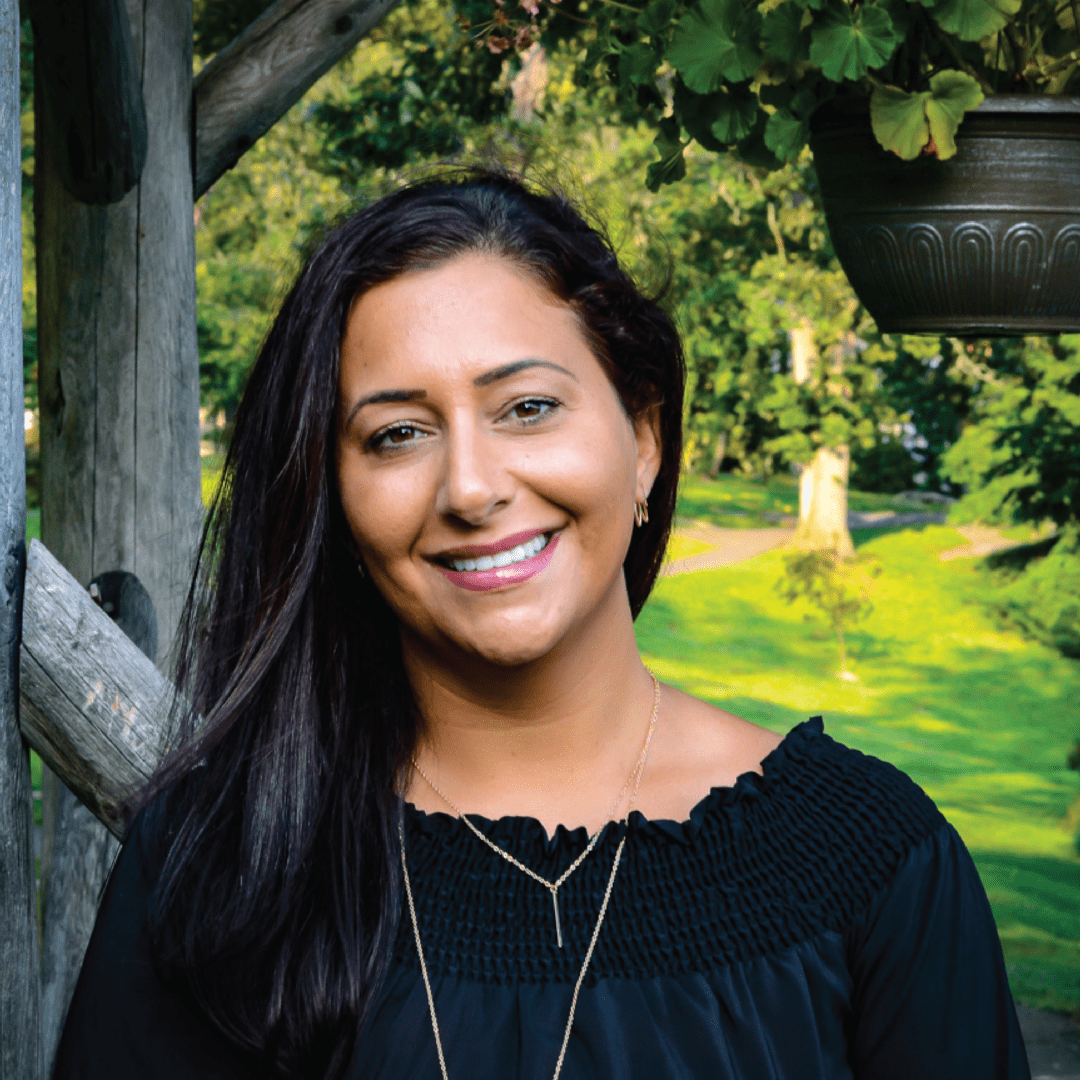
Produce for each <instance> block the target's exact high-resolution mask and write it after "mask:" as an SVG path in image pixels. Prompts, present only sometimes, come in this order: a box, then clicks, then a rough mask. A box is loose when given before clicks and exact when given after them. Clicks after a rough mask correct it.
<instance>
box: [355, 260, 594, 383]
mask: <svg viewBox="0 0 1080 1080" xmlns="http://www.w3.org/2000/svg"><path fill="white" fill-rule="evenodd" d="M527 356H538V357H541V358H546V359H556V360H558V362H559V363H560V364H567V366H570V364H573V365H574V368H575V373H578V370H577V369H579V368H588V367H590V366H591V367H593V368H596V370H597V371H600V365H599V363H598V362H597V360H596V358H595V357H594V356H593V354H592V351H591V350H590V348H589V346H588V343H587V342H586V340H585V336H584V334H583V333H582V329H581V324H580V322H579V320H578V316H577V314H576V313H575V312H574V310H573V309H572V308H571V307H570V306H569V305H568V304H566V303H564V302H563V301H562V300H560V299H559V298H558V297H556V296H554V295H553V294H552V293H551V292H550V291H548V290H547V289H546V288H544V286H543V285H541V284H540V283H539V282H537V281H536V280H535V279H534V278H532V277H531V276H530V275H528V274H527V273H526V272H525V271H523V270H522V269H520V268H519V267H517V266H515V265H514V264H513V263H511V262H509V261H508V260H506V259H503V258H499V257H497V256H494V255H486V254H474V253H470V254H467V255H461V256H458V257H457V258H454V259H452V260H450V261H448V262H445V263H442V264H440V265H439V266H436V267H434V268H432V269H426V270H418V271H412V272H410V273H406V274H402V275H400V276H399V277H396V278H393V279H392V280H390V281H387V282H384V283H383V284H381V285H377V286H375V287H374V288H372V289H369V290H368V291H367V292H366V293H364V294H363V295H362V296H361V297H360V298H359V299H358V300H357V301H356V302H355V303H354V304H353V307H352V310H351V311H350V313H349V318H348V321H347V323H346V329H345V336H344V339H343V340H342V349H341V378H342V383H343V386H344V387H346V388H349V387H351V386H353V385H354V384H356V385H359V384H367V383H368V382H370V381H372V380H378V381H385V380H387V379H389V380H390V381H391V382H394V384H395V385H397V383H398V382H400V380H401V378H402V377H404V376H406V375H412V376H428V377H433V376H443V377H452V376H453V375H455V374H460V375H462V376H465V375H468V376H469V377H470V378H471V377H473V376H475V374H477V373H478V372H480V371H481V370H484V369H487V368H490V367H492V366H494V365H497V364H501V363H506V362H507V361H508V360H515V359H520V358H523V357H527ZM582 373H584V372H582Z"/></svg>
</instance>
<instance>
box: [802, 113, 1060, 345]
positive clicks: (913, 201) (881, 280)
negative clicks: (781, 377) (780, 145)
mask: <svg viewBox="0 0 1080 1080" xmlns="http://www.w3.org/2000/svg"><path fill="white" fill-rule="evenodd" d="M853 106H854V107H853ZM859 106H861V108H860V107H859ZM955 138H956V154H955V155H954V156H953V157H951V158H949V159H948V160H946V161H941V160H939V159H938V158H937V157H934V156H929V155H922V156H920V157H919V158H918V159H917V160H915V161H902V160H901V159H900V158H899V157H897V156H896V155H895V154H893V153H890V152H888V151H886V150H884V149H883V148H882V147H881V145H880V144H879V143H878V141H877V139H875V137H874V134H873V132H872V130H871V125H870V115H869V107H868V105H867V103H866V102H858V103H853V105H849V106H848V107H847V108H846V109H845V108H840V107H833V108H824V109H821V110H819V112H818V113H817V114H815V116H814V118H813V121H812V126H811V137H810V145H811V148H812V149H813V152H814V164H815V166H816V169H817V174H818V179H819V182H820V185H821V193H822V197H823V200H824V203H825V214H826V218H827V220H828V224H829V231H830V234H831V236H832V240H833V245H834V247H835V248H836V253H837V256H838V257H839V259H840V263H841V265H842V266H843V268H844V271H845V273H846V274H847V276H848V278H849V279H850V281H851V284H852V286H853V287H854V289H855V292H856V293H857V294H858V296H859V299H860V300H862V302H863V303H864V304H865V305H866V307H867V310H868V311H869V312H870V314H871V315H873V317H874V319H875V320H876V321H877V324H878V326H879V327H880V328H881V329H882V330H883V331H885V332H887V333H907V334H953V335H958V336H988V335H1020V334H1043V333H1059V332H1069V333H1077V332H1080V97H1051V96H1042V95H1021V94H996V95H992V96H991V97H988V98H987V99H986V101H984V102H983V104H982V105H980V106H979V107H978V108H977V109H974V110H972V111H970V112H968V113H967V115H966V117H965V119H964V121H963V123H962V124H961V125H960V127H959V130H958V131H957V133H956V136H955Z"/></svg>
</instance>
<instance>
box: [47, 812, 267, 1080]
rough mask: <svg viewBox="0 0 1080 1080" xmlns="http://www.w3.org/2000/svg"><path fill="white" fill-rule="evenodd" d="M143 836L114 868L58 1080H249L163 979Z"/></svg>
mask: <svg viewBox="0 0 1080 1080" xmlns="http://www.w3.org/2000/svg"><path fill="white" fill-rule="evenodd" d="M150 893H151V890H150V887H149V886H148V885H147V883H146V881H145V874H144V868H143V857H142V848H141V845H140V843H139V838H138V830H137V828H136V829H133V830H132V834H131V836H130V838H129V839H128V841H127V842H126V843H125V844H124V847H123V849H122V850H121V852H120V856H119V858H118V859H117V861H116V865H115V866H114V867H113V871H112V874H111V875H110V877H109V881H108V884H107V886H106V888H105V894H104V897H103V899H102V902H101V906H100V908H99V910H98V916H97V921H96V922H95V924H94V932H93V934H92V935H91V937H90V944H89V946H88V948H87V951H86V957H85V959H84V960H83V965H82V970H81V972H80V974H79V979H78V982H77V984H76V986H75V993H74V996H73V997H72V1000H71V1005H70V1006H69V1008H68V1012H67V1017H66V1019H65V1021H64V1030H63V1034H62V1035H61V1038H60V1047H59V1049H58V1051H57V1057H56V1065H55V1067H54V1070H53V1074H52V1076H53V1080H196V1078H198V1080H249V1078H251V1077H254V1076H255V1075H256V1072H255V1070H254V1069H253V1068H252V1067H251V1065H250V1063H247V1062H245V1061H243V1060H241V1057H240V1055H239V1054H238V1052H237V1051H236V1050H234V1049H233V1047H232V1046H230V1045H229V1044H228V1043H227V1042H226V1041H225V1040H224V1039H223V1038H222V1036H221V1035H219V1034H218V1032H217V1031H216V1029H215V1028H213V1026H212V1025H211V1024H210V1023H208V1022H207V1021H206V1019H205V1018H204V1017H202V1016H201V1015H199V1013H198V1012H197V1011H196V1010H195V1009H194V1008H193V1007H192V1006H191V1005H190V1004H189V1003H188V1002H187V1000H186V999H185V998H184V996H183V995H182V994H181V993H179V992H178V991H174V990H171V989H170V988H169V987H167V986H166V985H165V984H164V983H163V982H162V981H161V979H160V978H159V977H158V975H157V973H156V971H155V969H154V964H153V960H152V958H151V956H150V951H149V948H148V944H147V935H146V927H145V923H146V914H147V910H148V907H149V901H150Z"/></svg>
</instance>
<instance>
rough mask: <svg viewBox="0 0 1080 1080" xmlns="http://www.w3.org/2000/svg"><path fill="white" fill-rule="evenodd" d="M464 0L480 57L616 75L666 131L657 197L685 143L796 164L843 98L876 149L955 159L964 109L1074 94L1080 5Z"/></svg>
mask: <svg viewBox="0 0 1080 1080" xmlns="http://www.w3.org/2000/svg"><path fill="white" fill-rule="evenodd" d="M459 3H460V0H459ZM470 3H471V7H470V10H472V11H473V13H474V14H473V17H472V23H471V25H472V27H473V29H474V32H475V36H476V39H477V40H476V45H475V46H474V47H475V48H477V49H481V48H482V47H483V46H484V45H486V46H487V47H488V48H490V49H495V50H497V51H498V52H499V53H500V54H502V53H504V52H507V51H512V50H513V49H514V47H515V46H514V43H515V41H517V40H519V39H520V40H521V41H522V42H525V43H526V44H528V43H531V42H533V41H535V40H540V41H541V42H543V43H544V44H545V46H550V45H551V44H552V42H553V41H555V40H558V41H559V42H561V43H566V42H570V43H572V44H573V46H574V47H575V48H576V49H577V50H578V51H577V57H578V70H577V73H576V75H575V79H576V81H577V84H578V85H579V86H580V87H582V88H583V89H585V90H586V91H590V92H591V91H594V90H595V88H596V87H597V86H599V85H602V84H604V83H605V82H609V83H610V84H612V85H615V86H617V87H618V89H619V100H620V104H621V108H622V110H623V114H624V121H632V120H644V121H646V122H648V123H650V124H652V125H653V126H654V128H655V127H659V125H660V124H661V123H663V124H664V125H665V129H664V130H663V131H662V133H661V136H660V137H658V138H657V148H658V151H659V153H660V162H659V163H658V164H657V167H656V168H654V169H652V170H651V171H650V174H649V183H650V185H651V187H652V188H653V189H654V190H655V189H656V188H657V186H658V185H660V184H664V183H671V182H673V181H675V180H682V179H684V177H685V175H686V174H685V170H684V169H683V168H682V167H681V165H680V164H679V161H678V159H679V158H680V157H681V156H682V154H683V149H684V148H685V145H686V144H687V143H688V142H689V141H691V140H693V141H696V142H698V143H699V145H700V146H702V147H703V148H704V149H706V150H709V151H712V152H714V153H718V152H720V151H721V150H724V149H735V150H736V152H737V153H738V155H739V156H740V157H741V158H742V160H743V161H745V162H747V163H748V164H751V165H754V166H755V167H764V168H769V169H775V168H779V167H780V166H781V165H782V164H784V163H786V162H791V161H794V160H796V159H797V157H798V155H799V151H800V150H801V149H802V147H803V146H805V145H806V142H807V140H808V138H809V133H810V118H811V116H812V114H813V113H814V112H815V111H816V110H817V109H819V108H820V107H822V106H825V105H828V104H829V103H830V102H833V101H834V100H840V101H842V102H845V103H848V104H850V103H851V102H852V101H858V100H860V99H862V100H868V99H871V98H872V99H873V113H874V123H873V129H874V132H875V134H876V135H877V137H878V140H879V141H880V142H881V143H882V145H883V146H885V147H886V148H887V149H890V150H894V151H895V152H897V153H899V154H900V156H901V157H903V158H904V159H905V160H911V159H913V158H914V157H916V156H918V155H919V154H920V153H928V154H934V155H937V156H939V157H949V156H951V155H952V154H953V153H955V142H954V140H955V135H956V131H957V128H958V125H959V124H960V123H961V122H962V120H963V117H964V116H965V114H966V113H967V112H968V111H970V110H971V109H973V108H975V107H977V106H978V105H979V103H980V102H981V101H982V99H983V96H984V95H985V94H987V93H992V92H996V91H997V90H998V89H999V88H1000V89H1006V88H1007V89H1009V90H1012V91H1027V92H1037V93H1053V94H1060V93H1069V92H1074V91H1080V35H1078V32H1077V27H1076V26H1075V25H1074V23H1075V17H1074V15H1073V14H1072V8H1071V0H936V2H935V0H929V2H928V3H926V4H915V3H907V2H905V0H779V2H778V0H761V2H759V3H744V2H743V0H654V2H653V3H650V4H646V5H640V4H639V3H636V2H634V0H631V2H629V3H625V2H614V0H581V2H580V3H579V4H578V6H577V9H576V11H575V12H574V13H573V14H571V12H570V10H569V9H568V8H566V6H565V5H561V4H559V3H557V2H556V0H535V2H532V0H530V2H527V3H522V4H521V5H520V9H521V10H520V11H518V10H517V9H513V10H511V9H508V8H506V7H505V6H503V5H502V3H501V0H470ZM673 74H674V76H675V79H674V94H672V75H673ZM725 91H726V92H727V95H728V98H725V97H723V96H722V95H723V93H724V92H725ZM699 99H706V101H705V102H703V101H701V100H699ZM751 103H753V104H755V105H756V106H757V108H756V109H754V108H752V107H751ZM710 110H711V113H710ZM676 128H677V130H676ZM677 144H682V147H683V149H678V150H676V149H673V148H674V147H676V145H677Z"/></svg>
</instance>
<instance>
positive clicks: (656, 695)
mask: <svg viewBox="0 0 1080 1080" xmlns="http://www.w3.org/2000/svg"><path fill="white" fill-rule="evenodd" d="M649 675H650V676H651V677H652V681H653V711H652V717H651V719H650V720H649V730H648V733H647V734H646V736H645V745H644V746H643V747H642V748H641V755H640V757H639V758H638V761H637V764H636V765H635V766H634V768H633V770H632V771H631V773H630V776H629V777H627V780H626V783H625V784H624V785H623V789H622V791H620V792H619V795H618V798H617V799H616V800H615V806H614V807H612V811H611V814H609V815H608V817H609V819H610V818H611V817H612V816H613V815H614V813H615V810H616V809H617V808H618V805H619V803H620V802H622V797H623V795H625V794H626V789H627V788H628V787H629V786H630V783H631V781H633V783H634V790H633V793H632V794H631V796H630V802H629V804H628V805H627V808H626V814H625V815H624V817H623V819H622V821H623V824H624V825H625V824H626V821H627V819H628V818H629V817H630V811H631V809H632V808H633V806H634V803H635V802H636V801H637V794H638V789H639V788H640V787H641V774H642V773H643V772H644V771H645V760H646V758H647V757H648V755H649V744H650V743H651V742H652V737H653V731H654V730H655V729H656V718H657V715H658V714H659V712H660V682H659V680H658V679H657V678H656V676H655V675H653V673H652V672H651V671H650V672H649ZM413 766H414V767H415V768H416V771H417V772H418V773H420V775H421V776H422V777H423V778H424V780H426V781H427V783H428V784H430V785H431V788H432V790H433V791H434V792H435V793H436V794H437V795H438V796H439V798H441V799H442V800H443V801H444V802H445V803H446V804H447V805H448V806H449V807H450V808H451V809H452V810H453V811H454V812H455V813H456V814H457V815H458V817H459V818H461V820H462V821H464V822H465V824H466V825H468V826H469V828H470V829H472V831H473V832H474V833H475V834H476V835H477V836H478V837H480V839H481V840H483V841H484V843H485V844H487V845H488V847H490V848H493V849H494V850H495V851H496V852H497V853H498V854H499V855H501V856H502V857H503V858H504V859H506V860H507V862H510V863H512V864H513V865H514V866H516V867H517V868H518V869H519V870H522V871H523V872H524V873H526V874H528V875H529V877H531V878H533V879H535V880H536V881H539V882H540V884H542V885H544V886H545V887H546V888H548V889H550V890H551V894H552V897H553V899H554V900H555V929H556V931H557V932H558V937H559V948H562V932H561V930H560V928H559V902H558V890H559V886H561V885H562V883H563V882H564V881H565V880H566V879H567V878H568V877H569V876H570V875H571V874H572V873H573V872H574V871H575V870H576V869H577V868H578V867H579V866H580V865H581V863H582V861H583V860H584V858H585V856H586V855H588V854H589V852H590V851H592V849H593V848H594V847H595V846H596V842H597V840H599V838H600V836H601V834H602V833H603V831H604V829H606V828H607V825H608V822H604V824H603V825H601V826H600V828H599V829H597V831H596V832H595V833H593V835H592V837H591V838H590V840H589V844H588V846H587V847H586V848H585V850H584V851H583V852H582V853H581V854H580V855H579V856H578V857H577V858H576V859H575V860H574V861H573V862H572V863H571V864H570V866H569V868H568V869H567V870H566V871H565V873H563V875H562V876H561V877H560V878H559V879H558V880H557V881H554V882H552V881H547V880H546V879H545V878H542V877H541V876H540V875H539V874H537V873H535V872H533V871H532V870H530V869H529V868H528V867H527V866H526V865H525V864H524V863H521V862H518V860H517V859H515V858H514V857H513V855H511V854H509V852H506V851H503V849H502V848H501V847H499V846H498V844H494V843H492V842H491V841H490V840H489V839H488V838H487V837H486V836H484V834H483V833H482V832H480V830H479V829H477V828H476V827H475V826H474V825H473V824H472V822H471V821H469V819H468V818H467V817H466V816H465V815H464V814H463V813H462V812H461V811H460V810H458V808H457V807H456V806H454V804H453V803H452V802H451V801H450V800H449V799H448V798H447V797H446V796H445V795H444V794H443V793H442V792H441V791H439V789H438V788H437V787H436V786H435V785H434V784H433V783H432V782H431V780H430V778H429V777H427V776H426V775H425V774H424V772H423V770H422V769H421V768H420V766H419V765H418V764H417V763H416V761H415V759H414V760H413ZM398 840H399V841H400V844H401V872H402V875H403V876H404V879H405V898H406V900H407V901H408V904H409V919H410V921H411V922H412V930H413V937H414V938H415V940H416V955H417V956H418V957H419V959H420V975H421V978H422V979H423V980H424V991H425V993H426V994H427V1001H428V1012H429V1013H430V1014H431V1030H432V1031H433V1032H434V1034H435V1053H436V1054H437V1055H438V1058H439V1070H440V1072H441V1074H442V1080H450V1076H449V1073H447V1071H446V1057H445V1055H444V1054H443V1047H442V1036H441V1035H440V1034H439V1020H438V1017H437V1016H436V1015H435V995H434V993H433V992H432V989H431V980H430V979H429V978H428V972H427V964H426V963H425V961H424V947H423V945H422V944H421V943H420V923H419V921H418V920H417V918H416V904H415V903H414V902H413V893H412V882H411V881H410V880H409V864H408V861H407V860H406V858H405V815H404V813H403V814H402V815H401V816H400V817H399V818H398ZM625 847H626V835H625V833H624V834H623V836H622V838H621V839H620V840H619V846H618V847H617V848H616V849H615V858H614V860H613V862H612V864H611V873H610V874H609V875H608V881H607V888H606V889H604V899H603V901H602V902H601V904H600V914H599V915H598V916H597V917H596V925H595V926H594V927H593V932H592V937H591V938H590V939H589V948H588V949H587V950H586V952H585V959H584V960H583V961H582V963H581V971H579V972H578V977H577V982H575V983H574V994H573V996H572V997H571V999H570V1015H569V1016H568V1017H567V1018H566V1029H565V1030H564V1031H563V1039H562V1046H561V1047H560V1048H559V1057H558V1060H557V1061H556V1062H555V1073H554V1076H553V1077H552V1080H559V1076H560V1075H561V1073H562V1068H563V1062H564V1061H565V1060H566V1048H567V1046H568V1045H569V1044H570V1031H571V1029H572V1028H573V1026H574V1015H575V1014H576V1012H577V1003H578V997H579V996H580V994H581V987H582V984H583V983H584V982H585V973H586V972H587V971H588V970H589V964H590V962H591V961H592V958H593V953H594V952H595V951H596V942H597V941H598V940H599V938H600V927H601V926H603V925H604V916H605V915H607V909H608V904H609V903H610V901H611V891H612V889H614V887H615V875H616V874H617V873H618V872H619V863H620V862H621V860H622V854H623V849H624V848H625Z"/></svg>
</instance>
